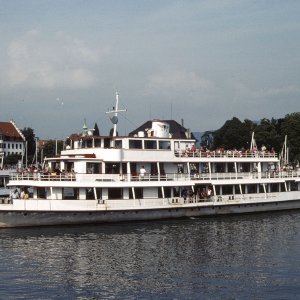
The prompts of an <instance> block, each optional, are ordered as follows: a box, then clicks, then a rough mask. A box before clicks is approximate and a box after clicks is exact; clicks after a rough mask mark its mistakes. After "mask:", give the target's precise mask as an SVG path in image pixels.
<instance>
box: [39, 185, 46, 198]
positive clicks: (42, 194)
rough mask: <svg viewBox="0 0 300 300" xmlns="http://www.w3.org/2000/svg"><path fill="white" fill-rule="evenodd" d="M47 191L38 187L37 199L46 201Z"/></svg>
mask: <svg viewBox="0 0 300 300" xmlns="http://www.w3.org/2000/svg"><path fill="white" fill-rule="evenodd" d="M46 195H47V193H46V189H45V188H41V187H38V188H37V197H38V198H41V199H46Z"/></svg>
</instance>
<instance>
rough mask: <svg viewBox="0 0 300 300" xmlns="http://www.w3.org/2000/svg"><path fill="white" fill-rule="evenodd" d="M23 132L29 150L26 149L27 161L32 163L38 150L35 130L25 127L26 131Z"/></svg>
mask: <svg viewBox="0 0 300 300" xmlns="http://www.w3.org/2000/svg"><path fill="white" fill-rule="evenodd" d="M21 132H22V134H23V135H24V136H25V140H26V143H27V149H26V151H27V159H28V162H30V163H31V162H32V160H33V157H34V155H35V150H36V139H35V134H34V130H33V129H32V128H30V127H25V128H24V129H22V130H21Z"/></svg>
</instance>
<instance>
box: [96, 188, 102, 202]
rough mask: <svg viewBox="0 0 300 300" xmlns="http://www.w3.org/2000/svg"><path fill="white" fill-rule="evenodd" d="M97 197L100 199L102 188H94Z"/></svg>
mask: <svg viewBox="0 0 300 300" xmlns="http://www.w3.org/2000/svg"><path fill="white" fill-rule="evenodd" d="M96 195H97V199H100V200H101V199H102V188H96Z"/></svg>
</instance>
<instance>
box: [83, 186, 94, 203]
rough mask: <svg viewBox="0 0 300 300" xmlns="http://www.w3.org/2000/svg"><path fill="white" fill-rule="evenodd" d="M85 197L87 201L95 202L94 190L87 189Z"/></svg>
mask: <svg viewBox="0 0 300 300" xmlns="http://www.w3.org/2000/svg"><path fill="white" fill-rule="evenodd" d="M85 197H86V200H94V199H95V194H94V189H93V188H91V187H90V188H86V189H85Z"/></svg>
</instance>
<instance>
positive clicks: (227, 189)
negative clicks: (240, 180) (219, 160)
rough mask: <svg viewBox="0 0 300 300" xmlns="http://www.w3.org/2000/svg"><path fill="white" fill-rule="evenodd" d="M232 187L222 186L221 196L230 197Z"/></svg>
mask: <svg viewBox="0 0 300 300" xmlns="http://www.w3.org/2000/svg"><path fill="white" fill-rule="evenodd" d="M232 194H233V186H232V185H223V186H222V195H232Z"/></svg>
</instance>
